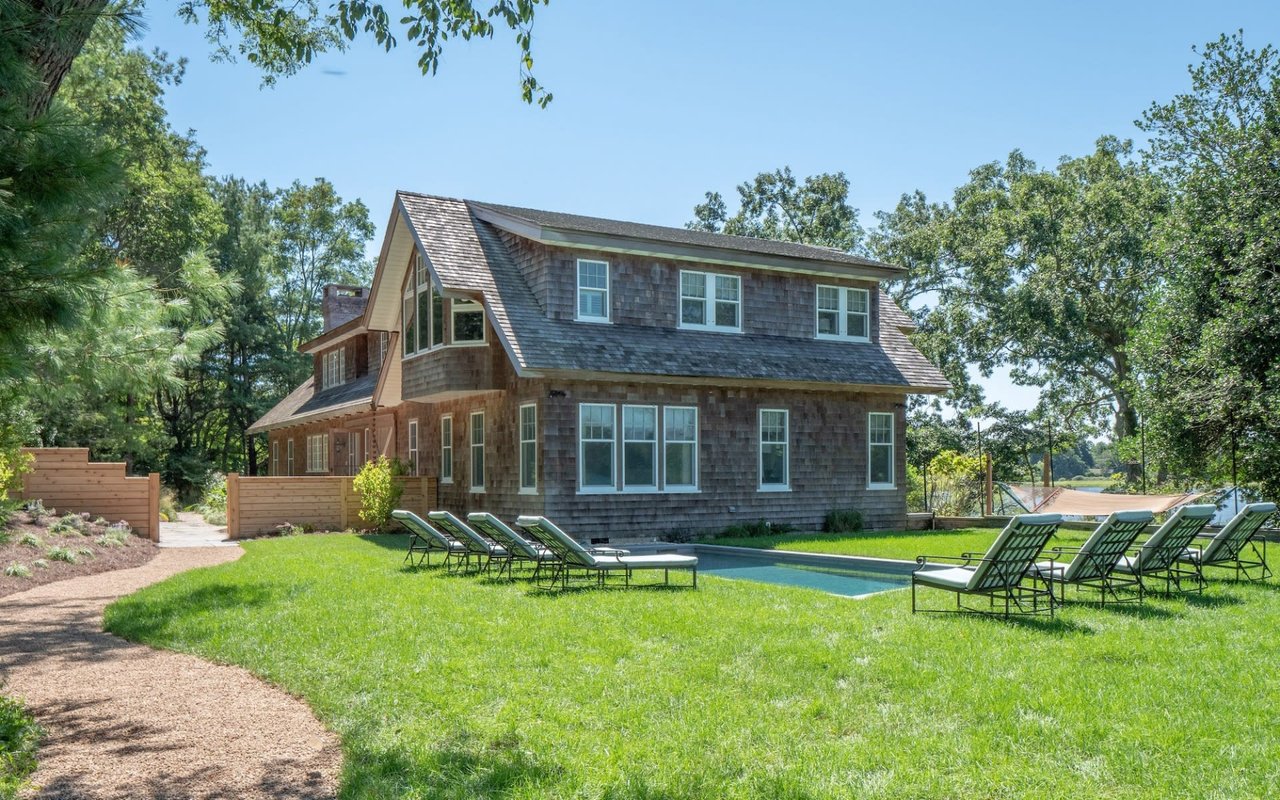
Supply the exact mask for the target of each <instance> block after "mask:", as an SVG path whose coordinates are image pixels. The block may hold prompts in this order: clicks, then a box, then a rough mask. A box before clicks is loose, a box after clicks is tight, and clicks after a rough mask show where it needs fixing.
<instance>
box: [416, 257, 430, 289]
mask: <svg viewBox="0 0 1280 800" xmlns="http://www.w3.org/2000/svg"><path fill="white" fill-rule="evenodd" d="M414 256H415V261H414V281H413V283H414V285H415V286H427V285H429V284H430V283H431V273H430V272H428V271H427V260H426V259H425V258H423V257H422V253H415V254H414Z"/></svg>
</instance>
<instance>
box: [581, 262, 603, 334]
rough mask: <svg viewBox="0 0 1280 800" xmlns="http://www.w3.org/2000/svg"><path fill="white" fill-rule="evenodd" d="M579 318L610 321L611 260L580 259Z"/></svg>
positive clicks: (591, 320)
mask: <svg viewBox="0 0 1280 800" xmlns="http://www.w3.org/2000/svg"><path fill="white" fill-rule="evenodd" d="M578 319H580V320H585V321H587V322H608V321H609V262H608V261H590V260H588V259H585V258H580V259H578Z"/></svg>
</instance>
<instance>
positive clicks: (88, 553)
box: [76, 547, 94, 558]
mask: <svg viewBox="0 0 1280 800" xmlns="http://www.w3.org/2000/svg"><path fill="white" fill-rule="evenodd" d="M76 555H77V556H84V557H85V558H93V555H94V554H93V548H92V547H77V548H76Z"/></svg>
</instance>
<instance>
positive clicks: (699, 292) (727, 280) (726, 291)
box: [680, 270, 742, 332]
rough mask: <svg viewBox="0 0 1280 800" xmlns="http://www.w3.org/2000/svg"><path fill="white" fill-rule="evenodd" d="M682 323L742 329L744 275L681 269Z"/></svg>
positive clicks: (684, 325)
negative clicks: (742, 276) (742, 277)
mask: <svg viewBox="0 0 1280 800" xmlns="http://www.w3.org/2000/svg"><path fill="white" fill-rule="evenodd" d="M680 327H681V328H692V329H694V330H709V331H732V332H737V331H741V330H742V279H741V278H739V277H738V276H737V275H717V274H715V273H712V272H690V271H688V270H682V271H681V272H680Z"/></svg>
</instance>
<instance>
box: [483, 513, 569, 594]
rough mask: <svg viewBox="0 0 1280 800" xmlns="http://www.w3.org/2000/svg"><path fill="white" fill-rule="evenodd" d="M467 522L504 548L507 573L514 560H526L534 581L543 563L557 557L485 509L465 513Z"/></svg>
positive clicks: (509, 572)
mask: <svg viewBox="0 0 1280 800" xmlns="http://www.w3.org/2000/svg"><path fill="white" fill-rule="evenodd" d="M467 522H468V523H470V525H471V528H472V530H475V531H477V532H478V533H480V534H481V535H483V536H487V537H489V538H490V539H492V540H494V541H495V542H498V543H499V544H501V545H502V546H503V547H504V548H506V550H507V552H508V553H509V554H510V558H509V559H508V562H507V574H508V575H510V574H511V569H512V566H513V565H514V563H515V562H527V563H531V564H533V565H534V570H533V579H534V580H535V581H536V580H537V579H538V575H539V574H540V573H541V571H542V565H543V563H544V562H551V561H555V560H556V558H557V556H556V554H555V553H553V552H551V551H550V550H548V549H547V548H545V547H543V546H542V545H539V544H535V543H533V542H531V541H529V540H528V539H526V538H524V537H523V536H521V535H520V534H518V533H516V532H515V531H514V530H512V529H511V528H510V527H508V525H507V523H505V522H503V521H502V520H500V519H498V518H497V517H495V516H494V515H493V514H490V513H488V512H486V511H473V512H471V513H470V514H468V515H467ZM499 574H501V572H499Z"/></svg>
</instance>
